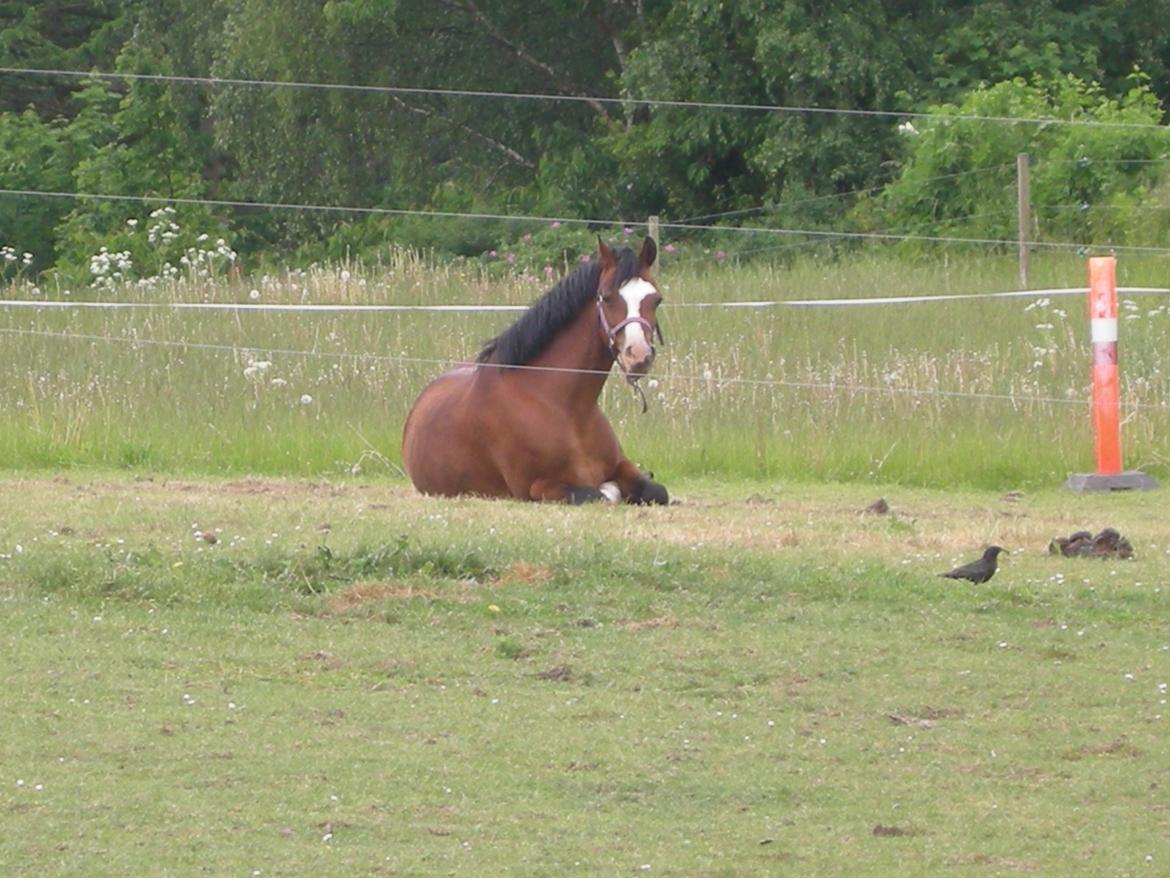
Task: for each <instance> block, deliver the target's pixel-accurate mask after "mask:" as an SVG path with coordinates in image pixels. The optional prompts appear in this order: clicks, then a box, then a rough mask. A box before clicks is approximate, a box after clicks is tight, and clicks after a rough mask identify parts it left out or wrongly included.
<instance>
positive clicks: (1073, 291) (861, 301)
mask: <svg viewBox="0 0 1170 878" xmlns="http://www.w3.org/2000/svg"><path fill="white" fill-rule="evenodd" d="M1117 292H1118V294H1119V295H1150V294H1160V293H1161V294H1165V293H1170V288H1168V287H1118V288H1117ZM1087 294H1088V288H1087V287H1058V288H1052V289H1044V290H1009V291H1006V292H999V293H944V294H938V295H929V296H879V297H867V298H848V299H762V300H748V301H739V302H664V303H663V307H664V308H731V309H735V308H746V309H763V308H842V307H852V306H858V305H916V304H923V303H928V302H954V301H960V300H967V299H1026V298H1032V299H1041V298H1047V297H1051V296H1074V295H1082V296H1083V295H1087ZM0 308H33V309H54V308H55V309H70V308H73V309H83V308H91V309H105V310H129V309H136V308H145V309H159V308H170V309H174V310H184V311H270V312H279V311H295V312H301V313H321V314H328V313H347V312H351V313H361V312H368V313H377V312H412V311H419V312H428V311H430V312H439V313H443V312H446V313H469V314H474V313H491V312H518V311H526V310H527V309H528V306H527V305H340V304H338V305H314V304H300V305H296V304H278V303H273V304H267V303H260V302H92V301H62V300H59V299H52V300H49V299H43V300H42V299H0Z"/></svg>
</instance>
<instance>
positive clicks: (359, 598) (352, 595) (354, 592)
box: [327, 582, 469, 613]
mask: <svg viewBox="0 0 1170 878" xmlns="http://www.w3.org/2000/svg"><path fill="white" fill-rule="evenodd" d="M417 598H422V599H423V600H428V601H433V600H439V599H441V598H445V599H447V600H454V601H457V602H459V603H463V602H465V601H467V600H468V599H469V598H468V597H467V596H465V595H461V596H452V595H441V594H439V593H438V592H437V591H435V590H434V589H430V588H419V587H417V586H413V585H402V584H399V583H388V582H359V583H357V584H356V585H351V586H350V587H349V588H346V589H343V590H342V591H339V592H338V593H337V594H335V595H333V596H332V597H330V598H329V601H328V603H327V606H328V607H329V609H330V610H331V611H332V612H334V613H345V612H348V611H350V610H354V609H357V608H358V607H363V606H366V605H369V604H376V603H380V602H382V601H392V600H393V601H409V600H415V599H417Z"/></svg>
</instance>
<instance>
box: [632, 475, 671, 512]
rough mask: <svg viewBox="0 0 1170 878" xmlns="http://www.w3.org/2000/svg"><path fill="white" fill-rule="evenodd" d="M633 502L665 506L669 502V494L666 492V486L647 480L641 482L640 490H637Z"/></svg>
mask: <svg viewBox="0 0 1170 878" xmlns="http://www.w3.org/2000/svg"><path fill="white" fill-rule="evenodd" d="M634 502H635V503H645V504H653V505H656V506H667V505H668V504H669V503H670V496H669V495H668V494H667V493H666V488H664V487H662V485H660V484H658V482H651V481H649V480H647V481H645V482H643V483H642V490H641V491H639V492H638V497H637V499H635V500H634Z"/></svg>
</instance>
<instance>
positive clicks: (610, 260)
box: [597, 236, 617, 271]
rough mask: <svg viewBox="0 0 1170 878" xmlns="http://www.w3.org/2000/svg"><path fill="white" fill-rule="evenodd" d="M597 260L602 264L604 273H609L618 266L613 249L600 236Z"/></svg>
mask: <svg viewBox="0 0 1170 878" xmlns="http://www.w3.org/2000/svg"><path fill="white" fill-rule="evenodd" d="M597 260H598V262H599V263H600V264H601V270H602V271H609V270H610V269H612V268H613V267H614V266H615V265H617V257H616V256H614V255H613V248H612V247H610V246H609V245H608V244H606V243H605V241H603V240H601V237H600V236H598V238H597Z"/></svg>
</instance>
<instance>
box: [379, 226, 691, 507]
mask: <svg viewBox="0 0 1170 878" xmlns="http://www.w3.org/2000/svg"><path fill="white" fill-rule="evenodd" d="M597 243H598V247H597V256H596V257H595V258H592V259H590V260H589V261H588V262H586V263H584V264H582V265H581V266H579V267H578V268H577V269H576V270H575V271H573V272H572V273H571V274H569V275H567V276H566V277H565V278H563V279H562V280H561V281H560V282H559V283H558V284H557V285H556V286H554V287H553V288H552V289H551V290H549V291H548V292H547V293H545V295H544V296H543V297H542V298H540V299H539V300H538V301H537V302H536V303H535V304H533V305H532V307H530V308H529V309H528V310H527V311H525V312H524V314H523V315H521V317H520V318H519V319H518V320H517V321H516V322H515V323H513V324H512V325H511V326H510V327H508V328H507V329H505V330H504V331H503V332H502V333H500V334H499V335H498V336H496V338H494V339H493V340H492V341H490V342H488V344H487V345H486V346H485V347H484V349H483V350H482V351H480V353H479V356H478V357H477V358H476V361H475V363H474V364H467V365H461V366H459V367H457V368H454V369H452V370H451V371H449V372H447V373H446V374H444V375H442V376H441V377H439V378H438V379H436V380H435V381H433V382H432V383H431V384H429V385H428V386H427V387H426V388H424V389H423V391H422V393H421V394H420V395H419V397H418V399H417V400H416V401H415V404H414V407H413V408H412V409H411V412H410V414H409V416H408V417H407V419H406V426H405V428H404V429H403V437H402V459H403V462H404V464H405V466H406V471H407V473H408V474H409V476H410V479H411V481H412V482H413V483H414V486H415V487H416V488H417V489H418V490H419V491H422V492H423V493H424V494H439V495H444V496H455V495H459V494H475V495H479V496H483V497H516V498H519V499H523V500H552V501H566V502H569V503H586V502H589V501H594V500H608V501H610V502H614V503H616V502H619V501H621V500H625V501H626V502H629V503H661V504H665V503H667V502H668V497H667V493H666V489H665V488H663V487H662V485H660V484H658V483H657V482H655V481H653V480H651V479H650V478H649V477H648V476H647V475H646V474H644V473H642V472H641V471H639V470H638V468H637V467H636V466H634V464H633V463H631V462H630V460H629V459H628V458H627V457H626V456H625V455H624V454H623V453H622V449H621V445H620V444H619V443H618V440H617V436H615V435H614V431H613V427H612V426H610V423H609V421H608V420H607V419H606V417H605V415H604V414H603V413H602V411H601V408H600V406H599V405H598V398H599V397H600V396H601V389H602V387H603V386H604V385H605V380H606V378H607V377H608V376H609V373H610V370H611V368H612V366H613V365H614V363H615V362H616V363H617V365H618V369H619V370H620V371H621V373H622V374H623V375H624V376H625V378H626V380H627V381H629V382H630V383H631V384H635V382H637V380H638V379H639V378H640V377H642V376H643V375H645V374H646V372H647V371H649V369H650V367H651V365H652V364H653V363H654V355H655V349H654V345H653V344H652V342H653V339H654V335H655V333H657V334H658V338H659V339H660V340H661V338H662V332H661V330H660V329H659V328H658V323H657V317H656V311H657V309H658V304H659V303H660V302H661V301H662V296H661V294H660V293H659V291H658V287H657V286H656V285H655V282H654V279H653V277H652V276H651V274H650V269H651V267H652V266H653V265H654V261H655V259H656V257H657V254H658V250H657V247H656V246H655V244H654V241H653V240H652V239H650V238H647V239H646V240H645V241H644V242H643V244H642V249H641V251H640V252H639V253H637V254H635V253H634V251H633V250H631V249H629V248H623V249H622V250H620V251H618V252H615V251H614V250H613V249H611V248H610V247H609V246H607V245H606V244H605V243H604V242H602V241H600V240H599V241H598V242H597Z"/></svg>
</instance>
